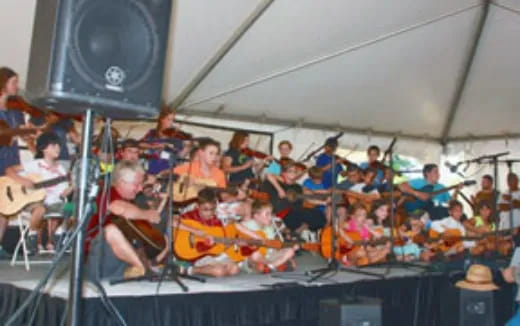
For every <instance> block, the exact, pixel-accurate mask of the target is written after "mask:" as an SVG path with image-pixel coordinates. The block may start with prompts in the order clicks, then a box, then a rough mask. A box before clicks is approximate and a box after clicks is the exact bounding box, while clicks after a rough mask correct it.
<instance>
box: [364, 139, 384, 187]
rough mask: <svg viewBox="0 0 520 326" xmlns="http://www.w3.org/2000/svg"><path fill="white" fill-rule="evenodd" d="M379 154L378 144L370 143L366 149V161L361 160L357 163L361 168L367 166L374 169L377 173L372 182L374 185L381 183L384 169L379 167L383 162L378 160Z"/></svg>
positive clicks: (366, 167)
mask: <svg viewBox="0 0 520 326" xmlns="http://www.w3.org/2000/svg"><path fill="white" fill-rule="evenodd" d="M380 154H381V149H379V146H377V145H371V146H370V147H368V149H367V158H368V161H367V162H362V163H361V164H359V167H360V168H361V169H362V170H366V169H368V168H373V169H376V172H377V175H376V178H375V180H374V183H375V185H376V186H379V185H380V184H381V182H382V181H383V177H384V171H383V169H381V167H382V165H383V164H382V163H381V162H380V161H378V159H379V155H380Z"/></svg>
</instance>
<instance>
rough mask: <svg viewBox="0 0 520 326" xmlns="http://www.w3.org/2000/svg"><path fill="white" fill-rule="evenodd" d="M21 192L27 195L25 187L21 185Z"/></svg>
mask: <svg viewBox="0 0 520 326" xmlns="http://www.w3.org/2000/svg"><path fill="white" fill-rule="evenodd" d="M22 192H23V194H24V195H27V190H26V189H25V187H22Z"/></svg>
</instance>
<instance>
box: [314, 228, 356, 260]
mask: <svg viewBox="0 0 520 326" xmlns="http://www.w3.org/2000/svg"><path fill="white" fill-rule="evenodd" d="M345 234H346V235H347V236H348V237H349V238H350V239H351V240H352V241H354V242H361V241H362V238H361V235H360V234H359V233H358V232H345ZM331 237H332V227H330V226H327V227H326V228H324V229H323V230H322V231H321V254H322V256H323V257H325V258H327V259H330V258H331V257H332V243H331ZM335 239H336V252H335V255H334V257H335V258H336V259H341V256H343V255H350V254H352V253H353V252H355V251H357V249H359V248H360V246H356V245H353V244H351V243H348V242H347V241H346V240H345V239H343V238H342V237H341V236H340V235H339V234H336V235H335Z"/></svg>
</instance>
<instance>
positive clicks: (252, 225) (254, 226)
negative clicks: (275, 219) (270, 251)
mask: <svg viewBox="0 0 520 326" xmlns="http://www.w3.org/2000/svg"><path fill="white" fill-rule="evenodd" d="M242 225H243V226H245V227H246V228H248V229H249V230H251V231H253V232H256V231H262V232H264V234H265V236H266V238H267V239H268V240H273V239H275V238H276V232H275V231H274V228H273V227H272V226H271V225H268V226H265V227H262V226H260V224H258V222H256V221H255V220H254V219H251V220H248V221H245V222H242Z"/></svg>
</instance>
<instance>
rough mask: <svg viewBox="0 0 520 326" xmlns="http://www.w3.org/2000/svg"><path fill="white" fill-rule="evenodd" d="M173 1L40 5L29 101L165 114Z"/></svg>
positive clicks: (45, 0)
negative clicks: (163, 98) (163, 102)
mask: <svg viewBox="0 0 520 326" xmlns="http://www.w3.org/2000/svg"><path fill="white" fill-rule="evenodd" d="M171 10H172V3H171V0H39V1H36V14H35V19H34V28H33V37H32V44H31V56H30V60H29V72H28V78H27V94H26V95H27V97H28V99H29V100H30V101H31V102H32V103H33V104H35V105H39V106H48V107H51V108H54V109H56V110H57V111H61V112H67V113H80V112H83V111H85V110H86V109H93V110H94V111H95V112H97V113H100V114H101V115H103V116H109V117H113V118H125V119H132V118H134V119H137V118H142V117H151V116H154V115H156V114H157V113H158V112H159V109H160V106H161V93H162V84H163V73H164V65H165V57H166V51H167V43H168V31H169V29H170V16H171Z"/></svg>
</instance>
